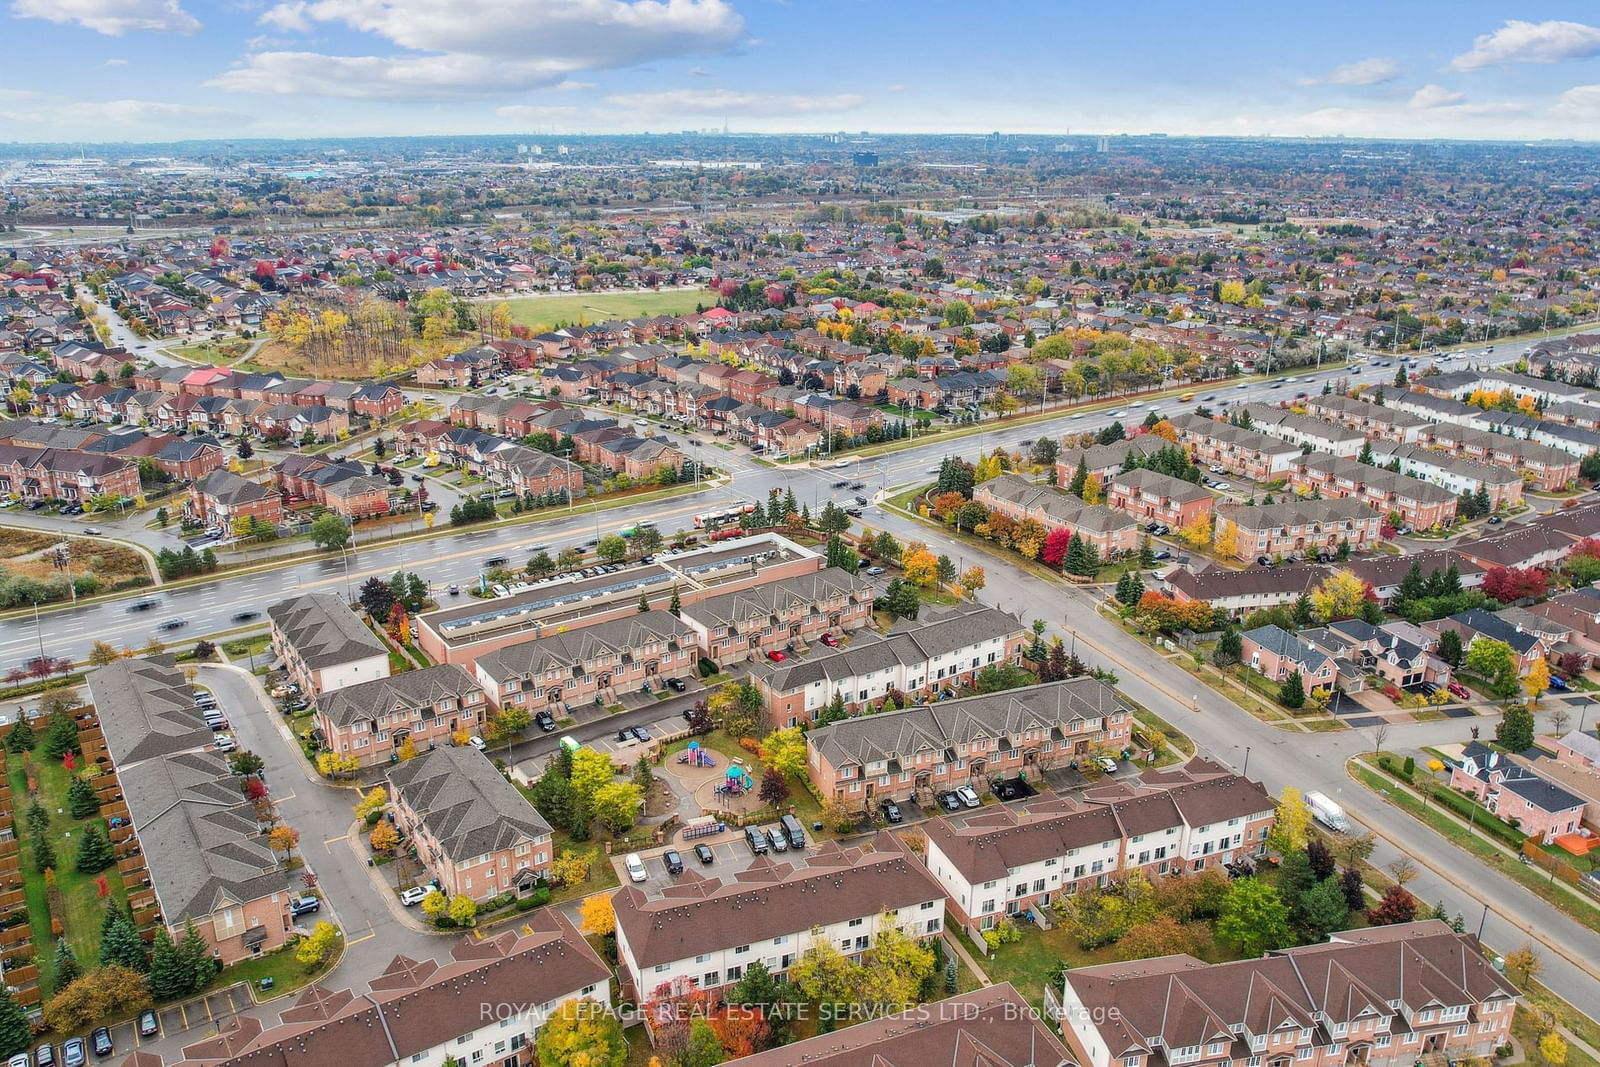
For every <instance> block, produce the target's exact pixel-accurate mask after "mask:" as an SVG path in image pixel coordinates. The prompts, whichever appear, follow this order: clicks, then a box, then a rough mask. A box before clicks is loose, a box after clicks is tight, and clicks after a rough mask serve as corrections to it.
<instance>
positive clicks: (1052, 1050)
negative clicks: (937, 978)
mask: <svg viewBox="0 0 1600 1067" xmlns="http://www.w3.org/2000/svg"><path fill="white" fill-rule="evenodd" d="M1030 996H1031V993H1030ZM1071 1062H1072V1054H1071V1052H1069V1051H1068V1049H1067V1047H1066V1046H1065V1045H1063V1044H1062V1043H1061V1039H1060V1038H1059V1037H1057V1036H1056V1035H1055V1032H1054V1031H1053V1030H1051V1029H1050V1028H1049V1026H1047V1025H1046V1024H1045V1022H1044V1020H1043V1019H1042V1018H1040V1015H1039V1012H1038V1010H1037V1009H1036V1008H1035V1007H1034V1005H1033V1004H1031V1003H1030V1002H1029V997H1028V996H1024V995H1023V994H1022V993H1020V992H1018V991H1017V989H1016V987H1015V986H1013V985H1011V983H1009V982H1002V983H1000V984H999V985H992V986H985V987H984V988H982V989H977V990H974V991H972V992H971V993H961V994H958V995H956V996H953V997H946V998H945V999H944V1000H939V1001H935V1002H933V1003H932V1004H924V1005H919V1006H917V1007H916V1008H913V1009H912V1010H910V1011H908V1012H905V1013H903V1014H898V1015H883V1016H877V1017H874V1018H871V1019H868V1020H866V1021H865V1022H858V1023H853V1024H852V1025H850V1026H847V1027H844V1028H842V1029H838V1030H834V1031H833V1032H832V1033H828V1034H822V1035H820V1036H817V1037H813V1038H808V1039H807V1040H804V1041H796V1042H794V1043H793V1044H790V1045H782V1046H780V1047H778V1048H774V1049H769V1050H768V1051H766V1052H758V1053H756V1054H755V1055H754V1056H746V1057H744V1058H743V1059H741V1060H740V1061H739V1063H740V1065H741V1067H800V1065H802V1064H803V1065H805V1067H862V1065H863V1064H867V1065H870V1067H931V1065H935V1064H938V1065H946V1064H948V1065H950V1067H1059V1065H1062V1064H1067V1063H1071Z"/></svg>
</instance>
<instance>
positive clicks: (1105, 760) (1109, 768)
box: [1094, 756, 1117, 774]
mask: <svg viewBox="0 0 1600 1067" xmlns="http://www.w3.org/2000/svg"><path fill="white" fill-rule="evenodd" d="M1094 762H1095V765H1096V766H1098V767H1099V768H1100V769H1101V770H1102V771H1104V772H1106V773H1107V774H1116V773H1117V761H1116V760H1114V759H1112V758H1111V757H1110V756H1100V757H1098V758H1096V759H1095V761H1094Z"/></svg>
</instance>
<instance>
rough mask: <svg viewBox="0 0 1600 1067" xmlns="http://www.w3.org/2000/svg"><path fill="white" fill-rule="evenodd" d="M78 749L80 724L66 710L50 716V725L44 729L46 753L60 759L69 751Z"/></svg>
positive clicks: (52, 757) (54, 758)
mask: <svg viewBox="0 0 1600 1067" xmlns="http://www.w3.org/2000/svg"><path fill="white" fill-rule="evenodd" d="M77 749H78V724H77V723H76V722H74V721H73V720H72V716H71V715H69V714H67V712H66V711H65V710H61V711H58V712H56V713H55V714H54V715H52V716H50V725H49V726H46V727H45V731H44V754H45V755H46V756H48V757H50V758H51V759H52V760H60V759H61V757H62V756H65V755H66V754H67V753H68V752H76V751H77Z"/></svg>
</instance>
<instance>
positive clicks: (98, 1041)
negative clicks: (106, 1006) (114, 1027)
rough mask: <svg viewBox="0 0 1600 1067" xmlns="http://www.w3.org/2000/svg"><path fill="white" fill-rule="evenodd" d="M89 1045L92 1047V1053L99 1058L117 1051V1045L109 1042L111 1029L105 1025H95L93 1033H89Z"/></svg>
mask: <svg viewBox="0 0 1600 1067" xmlns="http://www.w3.org/2000/svg"><path fill="white" fill-rule="evenodd" d="M89 1045H90V1047H91V1048H93V1049H94V1054H95V1055H96V1056H98V1057H100V1058H101V1059H105V1058H106V1057H107V1056H110V1055H113V1054H114V1053H115V1052H116V1051H117V1047H116V1046H115V1045H113V1044H112V1043H111V1030H110V1028H109V1027H105V1026H98V1027H96V1028H95V1031H94V1033H92V1034H90V1035H89Z"/></svg>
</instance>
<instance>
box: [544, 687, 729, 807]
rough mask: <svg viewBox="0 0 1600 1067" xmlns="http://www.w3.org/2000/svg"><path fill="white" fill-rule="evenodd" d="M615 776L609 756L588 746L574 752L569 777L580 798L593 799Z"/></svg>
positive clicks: (573, 789)
mask: <svg viewBox="0 0 1600 1067" xmlns="http://www.w3.org/2000/svg"><path fill="white" fill-rule="evenodd" d="M713 696H715V694H713ZM615 777H616V773H615V771H614V770H613V769H612V766H611V759H610V757H609V756H606V755H604V754H603V753H600V752H596V751H595V750H594V749H592V748H587V747H585V748H580V749H578V750H577V751H576V752H574V753H573V754H572V770H571V771H570V772H569V774H568V776H567V778H568V780H569V781H570V782H571V783H572V791H573V793H574V794H576V795H577V796H578V798H579V799H581V800H583V801H585V802H587V801H590V800H592V799H593V798H594V795H595V793H597V792H598V791H599V790H600V789H601V788H603V787H604V786H606V785H608V784H609V783H610V782H611V780H612V779H613V778H615Z"/></svg>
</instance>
